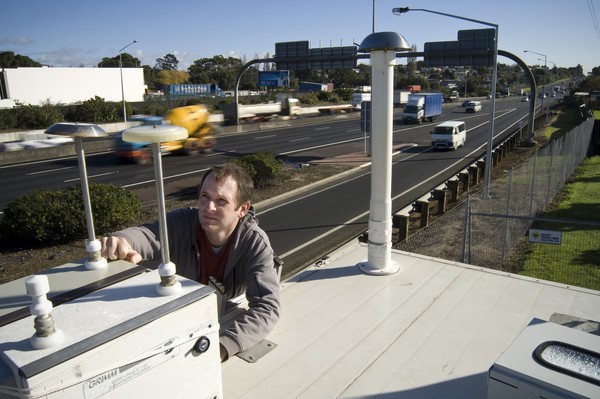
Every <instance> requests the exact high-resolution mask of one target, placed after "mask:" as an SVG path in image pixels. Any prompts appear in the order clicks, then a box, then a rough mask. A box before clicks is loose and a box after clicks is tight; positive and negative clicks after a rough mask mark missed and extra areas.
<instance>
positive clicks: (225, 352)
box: [219, 344, 229, 363]
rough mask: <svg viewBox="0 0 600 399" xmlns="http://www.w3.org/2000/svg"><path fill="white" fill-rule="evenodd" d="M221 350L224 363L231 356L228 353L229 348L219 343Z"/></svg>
mask: <svg viewBox="0 0 600 399" xmlns="http://www.w3.org/2000/svg"><path fill="white" fill-rule="evenodd" d="M219 351H220V352H221V363H223V362H224V361H226V360H227V359H228V358H229V355H228V353H227V349H225V347H224V346H223V345H221V344H219Z"/></svg>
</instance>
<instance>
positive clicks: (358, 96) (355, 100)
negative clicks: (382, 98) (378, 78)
mask: <svg viewBox="0 0 600 399" xmlns="http://www.w3.org/2000/svg"><path fill="white" fill-rule="evenodd" d="M363 101H371V93H352V106H353V107H354V108H356V109H358V110H360V104H362V102H363Z"/></svg>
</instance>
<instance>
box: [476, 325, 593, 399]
mask: <svg viewBox="0 0 600 399" xmlns="http://www.w3.org/2000/svg"><path fill="white" fill-rule="evenodd" d="M552 347H556V348H566V350H564V351H561V350H558V351H556V350H554V353H548V355H544V354H543V353H542V351H544V350H545V349H546V348H552ZM560 352H562V353H564V354H565V355H564V356H563V355H561V354H560ZM557 354H558V356H557ZM561 357H564V358H563V359H561ZM584 363H585V364H584ZM598 371H600V336H597V335H594V334H590V333H587V332H584V331H580V330H577V329H575V328H570V327H565V326H562V325H560V324H556V323H552V322H547V321H544V320H539V319H533V320H532V321H531V322H530V323H529V325H528V326H527V327H526V328H525V329H524V330H523V332H522V333H521V334H520V335H519V336H518V337H517V338H516V339H515V340H514V341H513V342H512V344H511V345H510V346H509V347H508V348H507V349H506V351H505V352H504V353H503V354H502V355H501V356H500V357H499V358H498V360H497V361H496V362H495V363H494V364H493V366H492V367H491V368H490V370H489V378H488V395H487V397H488V399H505V398H546V399H550V398H552V399H558V398H600V374H598Z"/></svg>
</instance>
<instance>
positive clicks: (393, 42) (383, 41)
mask: <svg viewBox="0 0 600 399" xmlns="http://www.w3.org/2000/svg"><path fill="white" fill-rule="evenodd" d="M411 48H412V47H410V45H409V44H408V42H407V41H406V39H404V38H403V37H402V36H401V35H399V34H398V33H396V32H377V33H371V34H370V35H369V36H367V37H366V38H365V39H364V40H363V41H362V43H361V44H360V46H359V47H358V51H360V52H362V53H370V52H371V51H373V50H394V51H401V50H410V49H411Z"/></svg>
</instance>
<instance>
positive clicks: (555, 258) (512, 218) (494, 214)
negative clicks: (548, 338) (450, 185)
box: [394, 118, 600, 290]
mask: <svg viewBox="0 0 600 399" xmlns="http://www.w3.org/2000/svg"><path fill="white" fill-rule="evenodd" d="M593 124H594V120H593V119H592V118H589V119H587V120H586V121H585V122H584V123H582V124H580V125H579V126H577V127H576V128H575V129H573V130H572V131H570V132H569V133H567V134H565V135H564V136H563V137H562V138H561V139H559V140H555V141H553V142H552V143H551V144H549V145H548V146H546V147H543V148H541V149H539V150H538V151H537V152H536V153H535V155H534V156H533V157H532V158H531V159H530V160H528V161H527V162H525V163H523V164H522V165H520V166H518V167H516V168H514V169H512V170H510V171H509V172H508V173H507V174H506V175H505V176H504V177H503V178H501V179H498V180H495V181H493V182H492V183H491V184H490V186H489V191H488V192H489V197H487V198H484V197H483V191H481V192H477V193H474V194H472V195H470V196H469V197H468V198H467V200H465V201H463V202H461V203H460V204H458V205H457V206H455V207H453V208H452V209H451V210H450V211H448V212H446V213H445V214H444V215H442V216H441V217H440V218H438V219H437V220H435V221H434V222H432V223H431V224H429V225H428V226H426V227H424V228H422V229H420V230H418V231H417V232H415V233H414V234H412V235H411V236H409V237H408V238H407V239H406V240H404V241H402V242H400V243H398V244H396V245H395V246H394V248H395V249H399V250H402V251H407V252H413V253H418V254H422V255H427V256H432V257H437V258H442V259H447V260H451V261H456V262H461V263H468V264H471V265H475V266H480V267H485V268H491V269H495V270H501V271H507V272H512V273H520V274H524V275H529V276H531V277H535V278H539V279H545V280H551V281H555V282H561V283H564V284H569V285H577V286H579V287H585V288H590V289H595V290H600V270H598V269H600V267H599V265H600V221H598V219H596V220H591V219H590V220H584V219H579V218H578V219H577V220H574V219H562V218H559V217H556V218H548V217H546V218H542V217H539V215H540V214H541V213H542V212H543V211H544V210H545V208H546V207H547V205H548V204H550V203H551V202H552V201H553V199H554V197H555V196H556V194H558V193H559V192H560V190H561V189H562V188H563V187H564V185H565V184H566V183H567V181H568V179H569V178H570V176H571V175H572V174H573V172H574V171H575V170H576V168H577V167H578V166H579V164H580V163H581V162H582V161H583V159H584V158H585V156H586V154H587V152H588V149H589V146H590V140H591V134H592V129H593ZM591 211H592V210H591V209H589V210H588V214H589V212H591ZM534 231H538V233H539V231H541V232H542V233H544V237H546V236H547V237H546V238H545V239H544V240H539V235H538V236H537V237H535V238H534V239H532V238H531V237H530V235H531V234H532V232H534ZM536 238H537V240H536ZM557 241H559V242H557ZM597 270H598V271H597Z"/></svg>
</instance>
